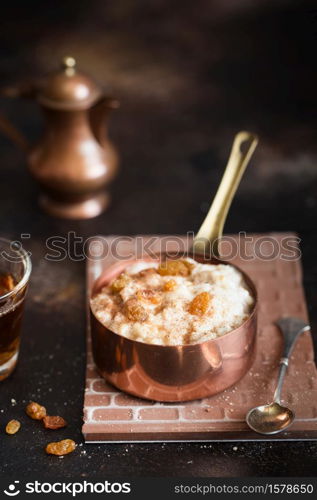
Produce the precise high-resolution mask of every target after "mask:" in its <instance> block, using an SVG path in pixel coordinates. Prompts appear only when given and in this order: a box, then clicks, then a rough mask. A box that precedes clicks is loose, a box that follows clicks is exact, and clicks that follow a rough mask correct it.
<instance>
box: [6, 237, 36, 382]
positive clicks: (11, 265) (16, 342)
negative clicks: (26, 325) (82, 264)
mask: <svg viewBox="0 0 317 500" xmlns="http://www.w3.org/2000/svg"><path fill="white" fill-rule="evenodd" d="M31 268H32V265H31V259H30V257H29V255H28V253H27V252H26V251H25V250H23V249H22V247H21V244H20V243H17V242H12V241H9V240H6V239H4V238H0V381H1V380H4V379H5V378H7V377H8V376H9V375H10V373H11V372H12V371H13V370H14V368H15V365H16V363H17V360H18V355H19V346H20V332H21V321H22V315H23V307H24V300H25V295H26V291H27V287H28V282H29V278H30V273H31Z"/></svg>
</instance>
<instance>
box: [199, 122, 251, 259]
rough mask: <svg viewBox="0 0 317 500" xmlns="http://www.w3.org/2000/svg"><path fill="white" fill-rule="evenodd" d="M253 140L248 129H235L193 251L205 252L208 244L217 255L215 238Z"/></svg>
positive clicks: (217, 243) (249, 154)
mask: <svg viewBox="0 0 317 500" xmlns="http://www.w3.org/2000/svg"><path fill="white" fill-rule="evenodd" d="M257 143H258V137H257V136H256V135H255V134H252V133H250V132H239V133H238V134H237V135H236V136H235V138H234V141H233V145H232V149H231V153H230V157H229V160H228V163H227V166H226V168H225V172H224V174H223V177H222V179H221V182H220V185H219V188H218V191H217V193H216V196H215V198H214V200H213V202H212V205H211V207H210V209H209V212H208V214H207V216H206V218H205V220H204V222H203V223H202V225H201V227H200V229H199V231H198V233H197V235H196V237H195V239H194V243H193V250H194V251H196V252H199V253H205V252H206V251H208V250H209V249H210V248H211V252H212V254H213V255H214V256H215V257H218V256H219V243H220V241H219V240H220V238H221V237H222V232H223V227H224V224H225V221H226V218H227V215H228V211H229V208H230V205H231V202H232V200H233V197H234V195H235V192H236V190H237V189H238V186H239V184H240V181H241V178H242V175H243V173H244V171H245V169H246V167H247V165H248V163H249V161H250V158H251V156H252V154H253V151H254V150H255V148H256V146H257ZM207 249H208V250H207ZM208 253H210V251H208Z"/></svg>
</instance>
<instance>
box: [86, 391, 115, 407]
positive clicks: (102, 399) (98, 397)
mask: <svg viewBox="0 0 317 500" xmlns="http://www.w3.org/2000/svg"><path fill="white" fill-rule="evenodd" d="M109 403H110V396H108V395H107V394H103V393H100V394H86V395H85V406H108V405H109Z"/></svg>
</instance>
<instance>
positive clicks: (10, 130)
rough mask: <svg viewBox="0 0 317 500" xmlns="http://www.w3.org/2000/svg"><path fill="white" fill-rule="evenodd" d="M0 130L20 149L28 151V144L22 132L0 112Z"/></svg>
mask: <svg viewBox="0 0 317 500" xmlns="http://www.w3.org/2000/svg"><path fill="white" fill-rule="evenodd" d="M0 131H1V132H2V133H3V134H4V135H6V136H7V137H8V138H9V139H11V141H12V142H13V143H14V144H16V145H17V146H18V147H19V148H20V149H22V151H24V152H25V153H27V152H28V151H29V144H28V141H27V140H26V138H25V137H24V135H23V134H21V132H20V131H19V130H18V129H17V128H16V127H15V126H14V125H13V124H12V123H11V122H10V121H9V120H8V119H7V118H6V117H5V116H4V115H2V114H0Z"/></svg>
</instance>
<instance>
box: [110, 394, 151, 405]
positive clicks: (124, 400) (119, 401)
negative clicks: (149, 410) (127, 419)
mask: <svg viewBox="0 0 317 500" xmlns="http://www.w3.org/2000/svg"><path fill="white" fill-rule="evenodd" d="M114 402H115V404H116V405H118V406H153V405H154V404H155V402H154V401H147V400H146V399H139V398H134V397H133V396H128V395H127V394H124V393H122V392H121V393H119V394H117V395H116V396H115V399H114Z"/></svg>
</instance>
